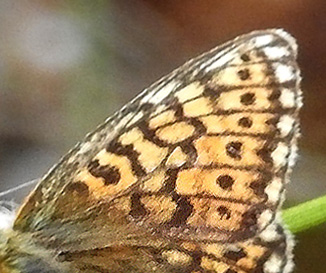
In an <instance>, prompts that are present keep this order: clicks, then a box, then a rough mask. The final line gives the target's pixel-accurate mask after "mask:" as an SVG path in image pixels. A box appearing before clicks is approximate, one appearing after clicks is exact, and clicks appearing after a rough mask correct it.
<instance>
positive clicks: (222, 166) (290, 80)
mask: <svg viewBox="0 0 326 273" xmlns="http://www.w3.org/2000/svg"><path fill="white" fill-rule="evenodd" d="M296 55H297V46H296V43H295V41H294V39H293V38H292V37H291V36H290V35H289V34H287V33H286V32H284V31H282V30H279V29H277V30H265V31H256V32H252V33H249V34H247V35H243V36H240V37H238V38H236V39H235V40H233V41H230V42H228V43H225V44H224V45H221V46H219V47H217V48H215V49H213V50H211V51H209V52H207V53H205V54H203V55H201V56H199V57H198V58H195V59H193V60H191V61H189V62H187V63H186V64H185V65H183V66H181V67H180V68H178V69H176V70H175V71H174V72H172V73H171V74H169V75H167V76H166V77H163V78H162V79H161V80H159V81H158V82H157V83H155V84H153V85H152V86H150V87H149V88H148V89H147V90H145V91H144V92H143V93H141V94H140V95H139V96H138V97H137V98H136V99H135V100H133V101H132V102H131V103H129V104H128V105H126V106H125V107H124V108H123V109H122V110H121V111H119V112H117V113H116V114H115V115H114V116H113V117H111V118H109V119H108V120H107V121H106V123H104V124H103V125H101V126H100V127H99V128H98V129H97V130H95V131H94V132H93V133H91V134H90V135H88V136H87V138H86V139H85V141H84V142H82V143H80V144H78V145H77V146H76V148H75V149H73V150H72V151H71V152H70V153H69V154H68V155H67V156H65V157H64V158H63V159H62V161H61V162H60V163H59V164H58V165H57V166H55V167H54V168H53V169H52V170H51V171H50V172H49V174H48V175H46V176H45V177H44V178H43V180H42V182H41V183H40V184H39V185H38V187H37V188H36V189H35V190H34V192H33V193H32V194H31V196H30V197H29V199H28V201H27V202H26V203H25V205H24V206H23V207H22V208H21V210H20V213H19V214H18V216H17V219H16V222H15V225H14V229H15V230H16V231H20V232H22V233H26V232H29V233H32V234H34V241H35V242H36V244H40V245H41V246H42V247H44V248H45V249H51V250H52V251H54V252H55V253H56V255H57V256H56V258H55V259H56V261H59V262H60V263H65V264H68V266H69V268H72V269H71V271H69V270H68V272H162V273H163V272H189V273H190V272H191V273H197V272H207V273H208V272H209V273H212V272H216V273H245V272H246V273H249V272H252V273H253V272H255V273H258V272H265V273H281V272H286V273H287V272H291V270H292V245H293V242H292V239H291V236H290V235H289V234H288V232H287V231H286V230H285V229H284V227H283V225H282V221H281V218H280V215H279V210H280V206H281V204H282V201H283V199H284V187H285V184H286V183H287V182H288V176H289V172H290V171H291V167H292V166H293V164H294V161H295V156H296V143H297V138H298V134H299V125H298V110H299V108H300V107H301V91H300V86H299V85H300V75H299V69H298V66H297V63H296ZM66 231H68V232H66ZM67 234H68V235H69V237H68V235H67ZM48 239H51V240H50V241H51V243H50V242H48ZM77 242H78V244H77ZM59 272H61V271H59Z"/></svg>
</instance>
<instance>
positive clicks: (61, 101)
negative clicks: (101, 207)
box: [0, 0, 326, 273]
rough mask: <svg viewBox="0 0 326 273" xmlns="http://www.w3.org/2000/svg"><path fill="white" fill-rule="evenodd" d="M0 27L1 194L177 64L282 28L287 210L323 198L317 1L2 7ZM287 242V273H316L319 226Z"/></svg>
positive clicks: (321, 10)
mask: <svg viewBox="0 0 326 273" xmlns="http://www.w3.org/2000/svg"><path fill="white" fill-rule="evenodd" d="M0 19H1V20H0V22H1V24H0V174H1V179H0V190H1V191H2V190H5V189H8V188H11V187H13V186H15V185H19V184H21V183H23V182H26V181H29V180H31V179H34V178H38V177H40V176H41V175H42V174H43V173H44V172H45V171H46V170H47V169H48V168H49V167H50V166H51V165H52V164H53V163H55V162H56V161H57V160H58V159H59V157H60V155H62V154H63V153H64V152H65V151H67V150H68V149H69V147H71V146H72V145H73V144H74V143H75V142H76V141H78V140H80V139H81V138H82V137H83V136H84V135H85V134H86V133H87V132H88V131H90V130H92V129H94V128H95V127H96V126H97V125H98V124H99V123H100V122H102V121H103V120H104V119H105V118H106V117H107V116H109V115H110V114H112V113H113V112H114V111H115V110H117V109H119V108H120V107H121V106H122V105H123V104H124V103H126V102H128V101H129V100H130V99H131V98H132V97H134V96H135V94H137V93H139V91H140V90H141V89H143V88H144V87H146V86H148V85H149V84H150V83H152V82H153V81H155V80H156V79H158V78H159V77H160V76H163V75H164V74H166V73H168V72H170V71H171V70H172V69H173V68H175V67H177V66H178V65H180V64H182V63H183V62H184V61H186V60H187V59H189V58H191V57H194V56H196V55H198V54H199V53H202V52H204V51H206V50H209V49H210V48H212V47H214V46H216V45H218V44H220V43H221V42H224V41H226V40H229V39H231V38H234V37H235V36H237V35H239V34H243V33H245V32H249V31H252V30H255V29H265V28H274V27H281V28H284V29H285V30H287V31H288V32H290V33H291V34H292V35H293V36H294V37H296V39H297V41H298V44H299V49H300V52H299V60H298V61H299V64H300V66H301V68H302V74H303V83H302V85H303V90H304V108H303V110H302V112H301V120H302V139H301V142H300V155H301V156H300V159H299V162H298V164H297V166H296V168H295V170H294V173H293V176H292V184H291V186H290V187H289V191H288V203H287V206H290V205H292V204H297V203H299V202H302V201H304V200H308V199H311V198H314V197H317V196H321V195H323V194H326V168H325V167H324V166H325V163H326V125H325V122H326V90H325V89H326V69H325V68H326V4H325V1H323V0H314V1H303V0H302V1H299V0H288V1H277V0H268V1H267V0H265V1H264V0H228V1H216V0H203V1H182V0H165V1H158V0H156V1H155V0H142V1H141V0H139V1H118V0H115V1H114V0H112V1H86V0H84V1H72V0H70V1H69V0H66V1H63V0H62V1H60V0H55V1H54V0H47V1H46V0H43V1H37V0H16V1H12V0H1V1H0ZM23 194H24V193H23V191H21V192H18V193H17V194H16V195H15V196H14V197H15V198H16V199H17V200H19V199H20V198H21V196H22V195H23ZM297 241H298V246H297V248H296V264H297V269H296V272H298V273H299V272H302V273H303V272H314V273H318V272H325V271H326V269H325V266H324V263H325V262H324V261H323V258H324V259H325V258H326V255H325V253H326V246H325V245H326V225H324V226H320V227H319V228H315V229H312V230H310V231H307V232H305V233H302V234H299V235H298V236H297Z"/></svg>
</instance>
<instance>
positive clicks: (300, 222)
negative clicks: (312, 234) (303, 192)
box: [282, 195, 326, 233]
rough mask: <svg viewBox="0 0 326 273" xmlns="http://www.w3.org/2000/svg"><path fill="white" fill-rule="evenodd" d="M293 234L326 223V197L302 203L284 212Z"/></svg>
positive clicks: (285, 220) (284, 217)
mask: <svg viewBox="0 0 326 273" xmlns="http://www.w3.org/2000/svg"><path fill="white" fill-rule="evenodd" d="M282 217H283V220H284V222H285V223H286V225H287V226H288V228H289V230H290V231H291V232H292V233H299V232H302V231H305V230H308V229H310V228H312V227H315V226H318V225H320V224H322V223H325V222H326V195H325V196H322V197H319V198H316V199H313V200H310V201H307V202H305V203H301V204H299V205H297V206H295V207H292V208H289V209H286V210H284V211H283V212H282Z"/></svg>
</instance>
